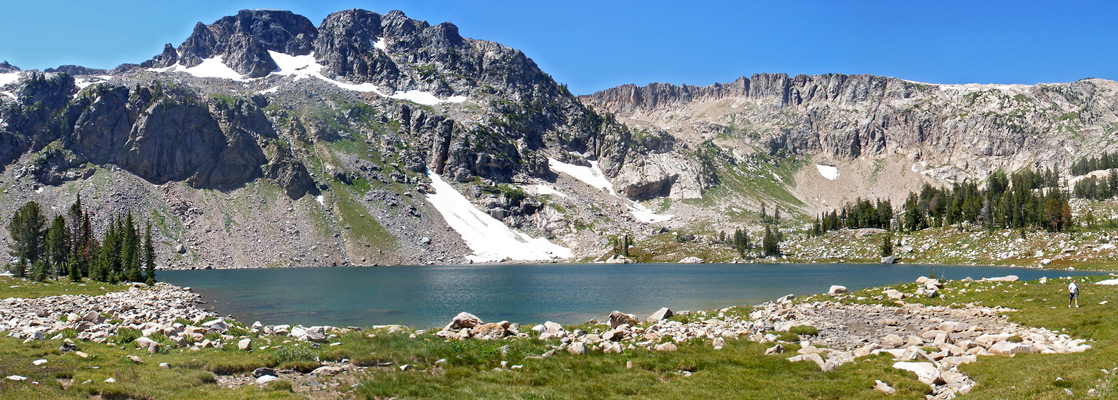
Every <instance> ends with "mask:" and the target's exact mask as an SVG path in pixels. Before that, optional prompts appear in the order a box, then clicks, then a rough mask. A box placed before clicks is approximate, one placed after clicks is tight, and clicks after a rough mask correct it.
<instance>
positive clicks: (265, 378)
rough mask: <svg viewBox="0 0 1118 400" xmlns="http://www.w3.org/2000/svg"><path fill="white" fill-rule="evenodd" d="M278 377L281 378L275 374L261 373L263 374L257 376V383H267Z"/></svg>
mask: <svg viewBox="0 0 1118 400" xmlns="http://www.w3.org/2000/svg"><path fill="white" fill-rule="evenodd" d="M276 379H279V378H277V377H276V376H275V375H261V376H258V377H256V384H257V385H263V384H265V383H268V382H271V381H274V380H276Z"/></svg>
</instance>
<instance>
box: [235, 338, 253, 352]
mask: <svg viewBox="0 0 1118 400" xmlns="http://www.w3.org/2000/svg"><path fill="white" fill-rule="evenodd" d="M237 348H238V349H240V350H241V351H249V350H252V339H241V341H239V342H237Z"/></svg>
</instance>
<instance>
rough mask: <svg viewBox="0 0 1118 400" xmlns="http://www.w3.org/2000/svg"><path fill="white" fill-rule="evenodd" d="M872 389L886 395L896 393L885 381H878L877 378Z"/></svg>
mask: <svg viewBox="0 0 1118 400" xmlns="http://www.w3.org/2000/svg"><path fill="white" fill-rule="evenodd" d="M873 389H874V390H876V391H879V392H881V393H885V394H887V395H890V396H892V395H894V394H897V389H893V387H892V386H889V384H888V383H885V382H882V381H879V380H875V381H874V383H873Z"/></svg>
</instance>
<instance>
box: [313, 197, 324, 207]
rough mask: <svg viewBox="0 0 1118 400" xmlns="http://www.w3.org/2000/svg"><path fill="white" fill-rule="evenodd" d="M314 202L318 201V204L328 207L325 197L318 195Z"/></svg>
mask: <svg viewBox="0 0 1118 400" xmlns="http://www.w3.org/2000/svg"><path fill="white" fill-rule="evenodd" d="M314 201H317V202H318V204H320V205H322V206H326V198H325V197H323V196H322V195H321V194H320V195H318V196H314Z"/></svg>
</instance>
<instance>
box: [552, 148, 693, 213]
mask: <svg viewBox="0 0 1118 400" xmlns="http://www.w3.org/2000/svg"><path fill="white" fill-rule="evenodd" d="M547 165H548V166H549V167H551V169H553V170H555V171H558V172H561V173H564V174H567V175H570V176H571V177H572V178H575V179H578V180H580V181H582V182H583V183H585V184H587V185H590V186H591V187H594V188H596V189H599V190H606V191H608V192H609V194H610V195H612V196H614V197H617V198H619V199H622V200H623V201H625V202H627V203H629V205H628V206H627V208H628V209H629V213H630V214H633V218H636V219H637V220H638V221H641V222H644V223H646V224H651V223H654V222H663V221H667V220H670V219H672V217H674V216H673V215H662V214H656V213H654V212H652V210H649V209H648V207H645V206H644V205H642V204H640V203H637V202H635V201H629V200H627V199H624V198H622V197H621V196H618V195H617V191H615V190H614V189H613V183H612V182H610V181H609V179H606V174H604V173H602V169H601V168H598V162H597V161H591V162H590V166H589V167H583V166H578V165H574V164H567V163H565V162H562V161H559V160H556V159H554V158H548V159H547Z"/></svg>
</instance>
